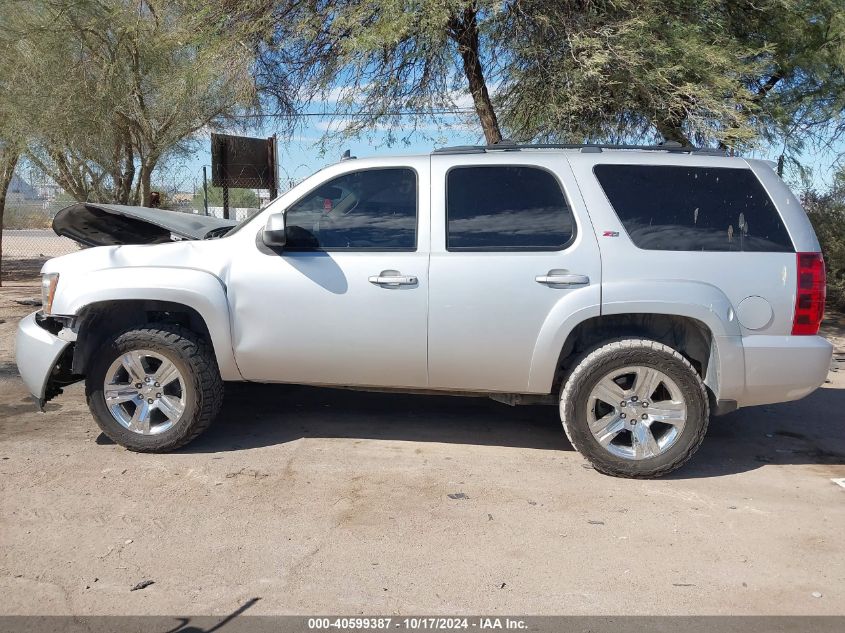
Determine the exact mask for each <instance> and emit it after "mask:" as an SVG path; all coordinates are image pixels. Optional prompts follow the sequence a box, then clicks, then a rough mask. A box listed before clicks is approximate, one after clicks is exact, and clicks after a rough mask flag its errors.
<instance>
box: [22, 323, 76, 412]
mask: <svg viewBox="0 0 845 633" xmlns="http://www.w3.org/2000/svg"><path fill="white" fill-rule="evenodd" d="M47 325H48V323H47V321H46V320H42V322H39V315H38V313H37V312H33V313H32V314H30V315H29V316H26V317H24V318H23V319H21V322H20V324H19V325H18V332H17V336H16V337H15V357H16V361H17V363H18V372H19V373H20V375H21V378H23V382H24V384H25V385H26V388H27V389H29V392H30V393H31V394H32V397H33V398H34V399H35V402H36V404H37V405H38V408H39V409H41V410H42V411H43V410H44V403H46V402H47V401H48V400H50V399H51V398H54V397H55V396H57V395H59V394H60V393H61V392H62V390H61V387H62V386H64V385H68V384H70V383H72V382H76V381H77V380H79V379H80V378H81V377H80V376H75V377H74V376H71V374H70V362H69V359H68V356H69V355H70V352H71V351H72V347H71V345H72V343H71V341H67V340H63V339H61V338H59V337H58V336H57V335H56V334H54V333H53V332H51V331H50V330H49V329H47V327H45V326H47ZM54 329H55V328H54Z"/></svg>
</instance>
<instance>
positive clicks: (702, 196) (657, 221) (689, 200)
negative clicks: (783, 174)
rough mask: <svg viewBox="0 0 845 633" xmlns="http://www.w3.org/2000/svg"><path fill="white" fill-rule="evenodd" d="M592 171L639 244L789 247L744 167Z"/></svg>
mask: <svg viewBox="0 0 845 633" xmlns="http://www.w3.org/2000/svg"><path fill="white" fill-rule="evenodd" d="M593 172H594V173H595V175H596V178H597V179H598V181H599V184H600V185H601V188H602V189H603V190H604V193H605V195H606V196H607V199H608V201H609V202H610V204H611V206H612V207H613V209H614V211H616V214H617V215H618V216H619V219H620V220H621V221H622V225H623V226H624V227H625V230H626V231H627V232H628V235H629V236H630V238H631V240H632V241H633V242H634V244H635V245H636V246H638V247H639V248H643V249H648V250H660V251H751V252H778V253H786V252H794V250H795V248H794V246H793V245H792V241H791V240H790V238H789V234H788V233H787V231H786V227H785V226H784V224H783V220H781V217H780V214H779V213H778V211H777V209H776V208H775V205H774V203H773V202H772V201H771V199H770V198H769V196H768V194H767V193H766V190H765V189H764V188H763V185H762V184H760V181H759V180H757V177H756V176H755V175H754V173H753V172H752V171H751V170H750V169H731V168H724V167H718V168H711V167H683V166H662V165H658V166H655V165H596V166H595V167H594V168H593Z"/></svg>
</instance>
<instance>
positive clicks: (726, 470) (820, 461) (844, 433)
mask: <svg viewBox="0 0 845 633" xmlns="http://www.w3.org/2000/svg"><path fill="white" fill-rule="evenodd" d="M843 412H845V389H841V388H839V389H837V388H835V387H832V386H831V385H829V384H828V385H825V386H823V387H822V388H820V389H818V390H816V391H815V392H813V393H812V394H810V395H809V396H807V397H806V398H804V399H803V400H798V401H795V402H784V403H781V404H772V405H764V406H759V407H749V408H747V409H740V410H738V411H734V412H733V413H730V414H728V415H725V416H720V417H714V418H712V419H711V421H710V427H709V429H708V430H707V436H706V437H705V438H704V443H703V444H702V446H701V449H700V450H699V451H698V454H697V455H696V456H695V457H694V458H693V459H692V460H691V461H690V462H689V463H688V464H687V465H685V466H684V467H683V468H681V469H679V470H678V471H676V472H674V473H672V474H671V475H669V478H671V479H691V478H698V477H718V476H720V475H728V474H734V473H741V472H746V471H749V470H754V469H756V468H760V467H762V466H765V465H766V464H780V465H784V464H787V465H788V464H794V465H801V464H817V465H834V466H845V413H843ZM842 475H845V472H843V473H842ZM842 475H839V476H842Z"/></svg>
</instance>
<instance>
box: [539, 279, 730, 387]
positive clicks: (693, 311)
mask: <svg viewBox="0 0 845 633" xmlns="http://www.w3.org/2000/svg"><path fill="white" fill-rule="evenodd" d="M600 304H601V305H600V309H598V306H596V308H595V309H590V310H579V311H577V312H573V313H569V314H565V315H561V314H557V313H555V312H554V311H553V312H552V313H550V314H549V317H548V318H547V319H546V321H545V323H544V324H543V327H542V329H541V331H540V334H539V336H538V337H537V342H536V345H535V348H534V353H533V356H532V360H531V369H530V372H529V380H528V391H529V392H530V393H551V392H552V391H553V389H554V388H555V387H557V386H559V384H560V379H561V377H562V371H563V370H565V367H562V361H563V360H565V359H566V358H567V357H568V356H569V354H568V353H567V348H568V347H569V348H571V347H572V346H573V345H574V344H576V343H577V342H579V341H581V340H583V338H584V333H585V332H589V331H590V330H595V331H598V332H601V333H602V336H603V337H604V338H615V337H619V336H628V335H632V336H639V337H647V336H652V337H658V338H657V339H655V340H658V342H662V343H666V344H667V345H670V346H671V345H672V342H673V339H667V338H666V337H664V338H663V339H660V338H659V337H660V335H661V331H662V330H664V329H666V327H667V326H671V327H673V328H677V327H680V328H681V329H682V331H683V332H687V333H690V334H688V336H689V335H692V336H693V337H694V336H695V333H699V334H700V335H701V336H703V337H704V339H705V340H707V341H708V352H707V354H705V355H702V354H700V353H699V354H697V356H698V359H697V361H698V363H699V365H700V366H701V368H702V370H703V373H702V376H704V377H705V378H704V382H705V384H706V385H707V386H708V388H709V389H710V390H711V391H712V392H713V393H714V394H716V395H717V396H718V395H719V390H720V381H721V380H722V379H729V380H740V376H744V370H745V368H744V363H743V362H742V359H741V356H740V357H737V354H736V349H734V348H735V347H737V346H726V345H723V344H722V342H723V341H726V340H729V339H728V337H739V336H740V335H741V332H740V328H739V324H738V322H737V320H736V316H735V314H734V310H733V306H732V304H731V302H730V300H729V299H728V298H727V296H725V294H724V293H723V292H722V291H721V290H720V289H719V288H717V287H715V286H713V285H712V284H707V283H703V282H698V281H676V280H665V281H664V280H643V281H633V282H624V283H623V282H610V283H603V284H602V286H601V302H600ZM683 338H684V337H683V336H682V337H681V339H683ZM601 340H602V339H596V338H590V343H591V344H595V343H598V342H600V341H601ZM674 340H677V336H676V338H675V339H674ZM730 340H738V338H737V339H730ZM723 347H724V348H725V350H724V354H722V353H720V352H721V348H723ZM576 349H577V348H576ZM739 349H741V345H740V346H739ZM681 351H683V350H681ZM687 356H688V357H690V358H691V359H692V360H696V358H695V357H694V356H692V355H691V354H687ZM723 356H724V358H723ZM728 356H729V358H728ZM727 360H730V362H732V363H737V362H739V363H740V364H741V365H742V366H741V367H737V368H735V370H732V371H731V375H730V377H728V376H723V373H724V372H723V371H722V370H724V369H725V367H724V364H725V361H727ZM740 370H741V371H740ZM741 382H742V383H743V384H744V378H742V379H741Z"/></svg>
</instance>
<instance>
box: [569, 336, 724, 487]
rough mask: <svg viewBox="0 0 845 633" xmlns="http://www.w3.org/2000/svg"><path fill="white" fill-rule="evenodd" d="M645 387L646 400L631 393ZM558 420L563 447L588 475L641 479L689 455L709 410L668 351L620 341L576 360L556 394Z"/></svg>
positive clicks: (693, 377) (697, 383) (701, 390)
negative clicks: (583, 462) (580, 459)
mask: <svg viewBox="0 0 845 633" xmlns="http://www.w3.org/2000/svg"><path fill="white" fill-rule="evenodd" d="M629 370H631V371H629ZM658 381H659V382H658ZM611 383H612V384H611ZM614 385H615V387H614ZM652 387H654V389H653V390H652V391H651V392H650V393H649V395H648V396H647V397H648V398H651V400H652V401H651V402H648V401H645V400H644V398H643V397H640V396H638V395H636V394H638V393H646V392H649V390H650V389H652ZM619 394H622V395H621V396H620V395H619ZM617 396H618V397H619V401H618V402H612V403H611V402H609V401H610V400H612V399H613V398H614V397H617ZM623 405H624V406H623ZM611 407H612V410H611ZM560 416H561V421H562V422H563V429H564V431H565V432H566V436H567V437H568V438H569V441H570V442H571V443H572V445H573V446H574V447H575V449H576V450H577V451H578V452H579V453H581V454H582V455H583V456H584V457H585V458H586V459H587V460H588V461H589V462H590V464H592V466H593V467H594V468H595V469H596V470H598V471H599V472H602V473H604V474H606V475H612V476H616V477H630V478H642V479H648V478H655V477H661V476H663V475H666V474H668V473H670V472H672V471H673V470H675V469H677V468H679V467H680V466H682V465H683V464H684V463H686V462H687V460H689V459H690V458H691V457H692V456H693V454H694V453H695V452H696V451H697V450H698V447H699V446H701V442H702V441H703V440H704V435H705V433H706V432H707V424H708V422H709V418H710V405H709V400H708V397H707V392H706V391H705V387H704V383H703V382H702V380H701V377H700V376H699V375H698V372H696V370H695V368H693V366H692V365H691V364H690V363H689V361H687V359H686V358H684V357H683V356H681V354H679V353H678V352H677V351H676V350H674V349H672V348H671V347H668V346H666V345H663V344H661V343H658V342H656V341H652V340H648V339H633V338H626V339H618V340H615V341H609V342H606V343H602V344H601V345H599V346H597V347H595V348H593V349H592V350H589V351H587V352H586V353H585V354H583V355H582V356H581V357H580V358H578V359H577V360H576V362H575V364H574V367H573V369H572V371H571V372H570V373H569V375H568V376H567V377H566V379H565V381H564V384H563V388H562V389H561V395H560ZM682 418H683V419H682ZM629 445H630V446H629Z"/></svg>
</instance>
